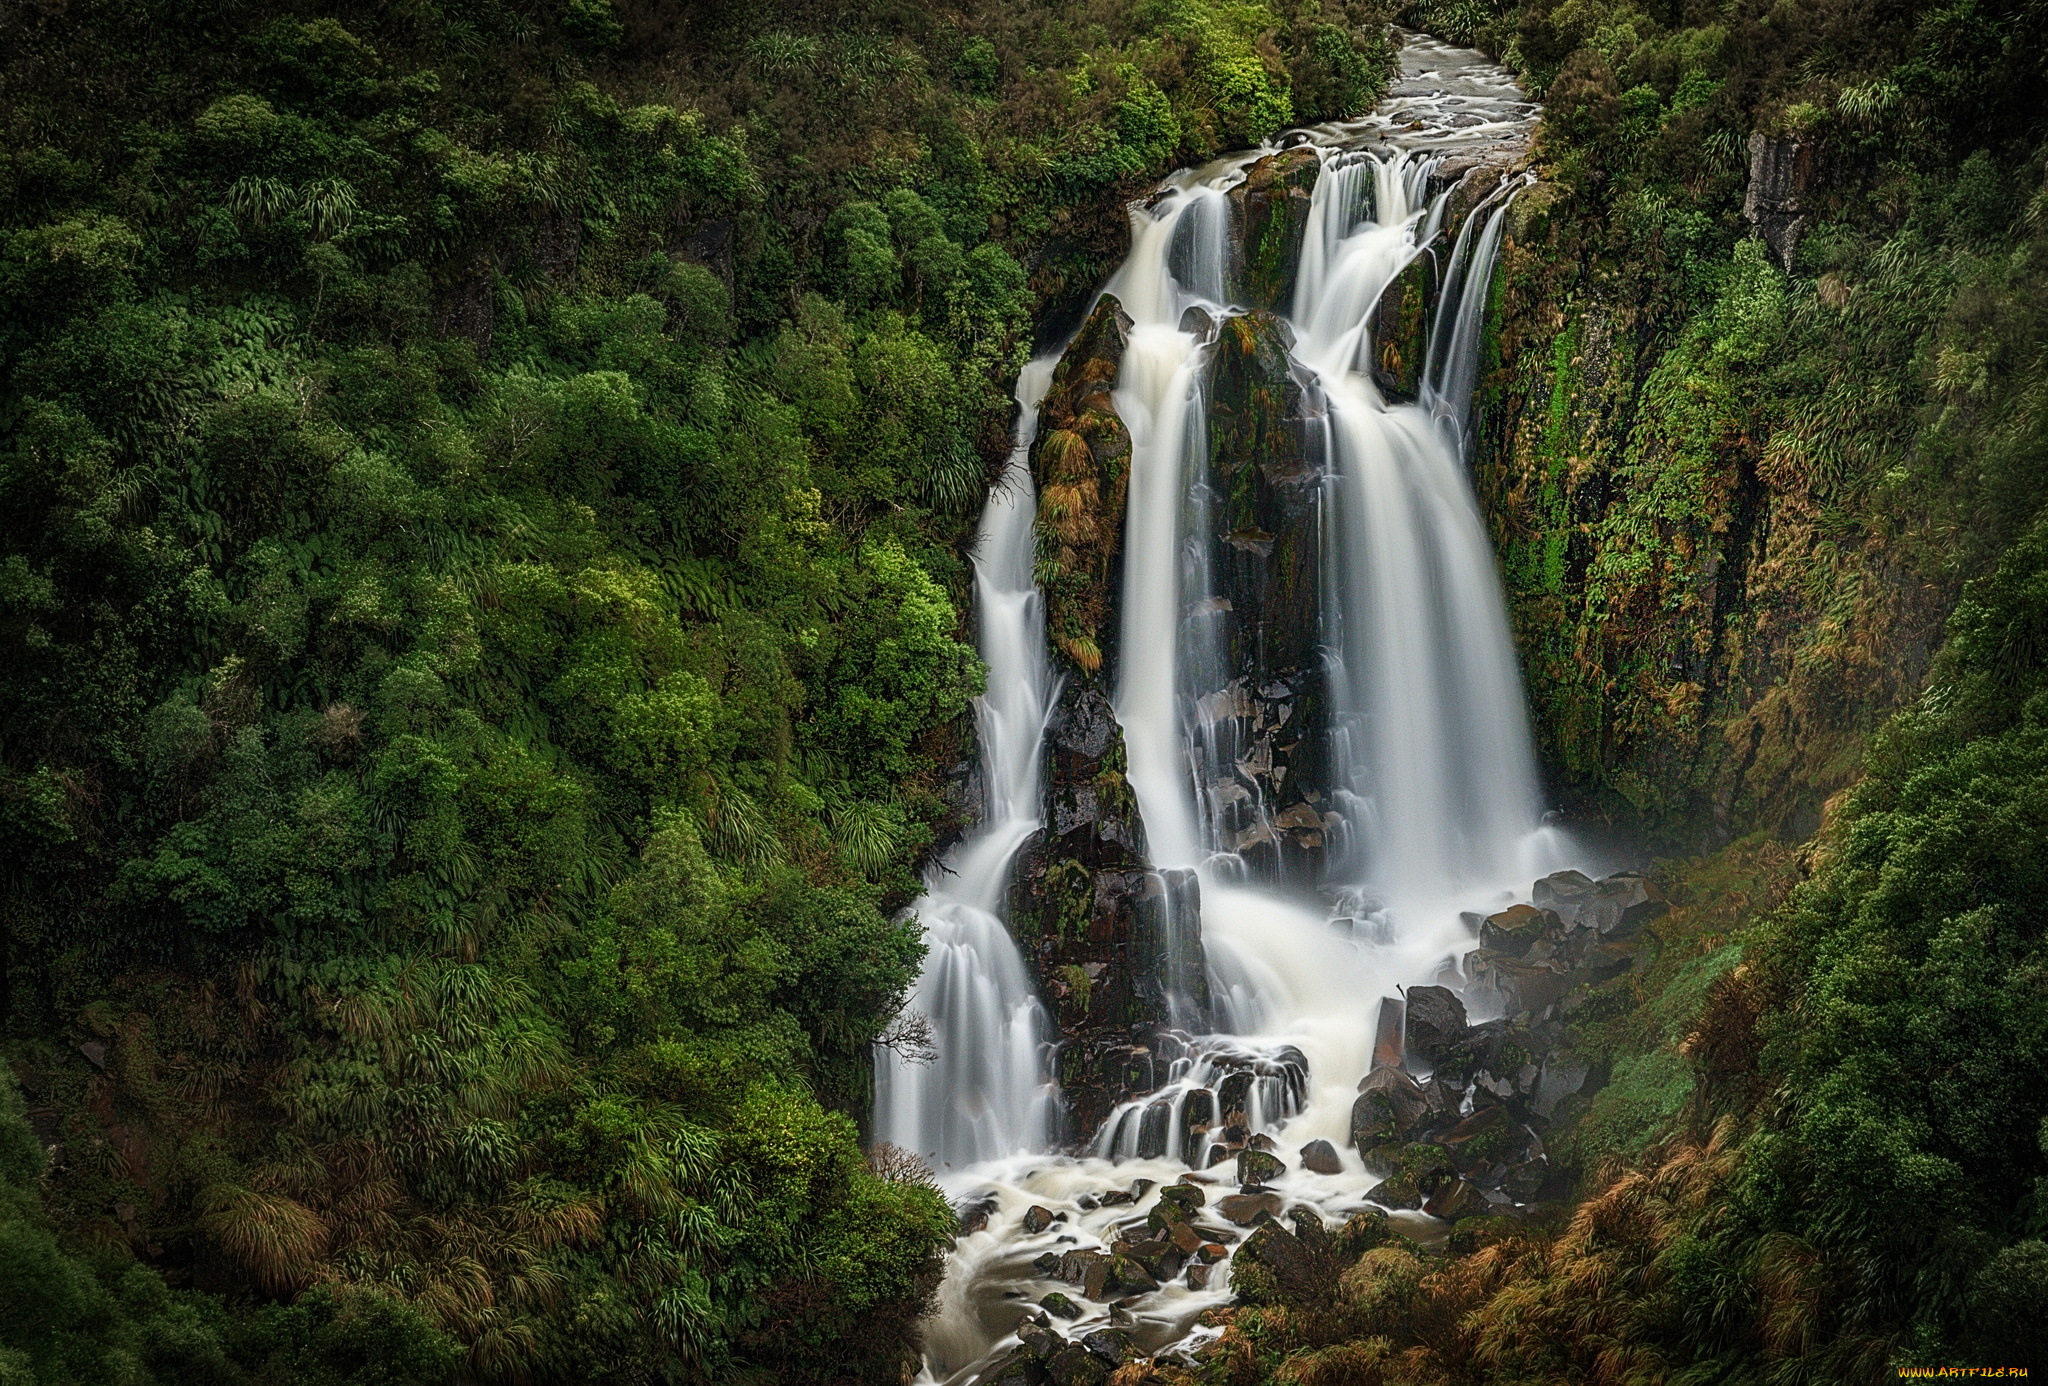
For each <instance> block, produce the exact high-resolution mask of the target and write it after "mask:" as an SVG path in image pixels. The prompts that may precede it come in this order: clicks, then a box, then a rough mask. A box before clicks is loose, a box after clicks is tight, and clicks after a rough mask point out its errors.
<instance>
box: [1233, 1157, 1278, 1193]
mask: <svg viewBox="0 0 2048 1386" xmlns="http://www.w3.org/2000/svg"><path fill="white" fill-rule="evenodd" d="M1285 1173H1287V1165H1286V1163H1285V1162H1284V1161H1283V1160H1281V1158H1280V1157H1279V1156H1278V1155H1274V1154H1272V1153H1270V1152H1268V1151H1264V1150H1245V1151H1242V1152H1240V1153H1239V1155H1238V1157H1237V1182H1238V1183H1239V1184H1240V1185H1241V1186H1243V1187H1244V1188H1247V1189H1253V1188H1263V1187H1264V1186H1265V1185H1267V1184H1270V1183H1272V1182H1273V1181H1274V1180H1275V1179H1278V1178H1279V1177H1280V1176H1281V1175H1283V1174H1285Z"/></svg>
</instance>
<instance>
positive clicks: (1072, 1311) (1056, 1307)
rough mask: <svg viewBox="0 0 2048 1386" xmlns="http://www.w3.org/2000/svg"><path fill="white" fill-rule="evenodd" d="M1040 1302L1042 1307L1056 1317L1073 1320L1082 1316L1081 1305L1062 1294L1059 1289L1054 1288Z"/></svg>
mask: <svg viewBox="0 0 2048 1386" xmlns="http://www.w3.org/2000/svg"><path fill="white" fill-rule="evenodd" d="M1038 1304H1039V1307H1040V1308H1042V1309H1044V1310H1045V1312H1046V1313H1048V1314H1050V1315H1052V1316H1053V1317H1054V1318H1056V1319H1069V1320H1071V1319H1078V1318H1080V1317H1081V1306H1080V1305H1078V1304H1076V1303H1074V1301H1073V1300H1071V1299H1069V1298H1067V1297H1066V1296H1065V1295H1063V1294H1061V1293H1060V1292H1059V1291H1058V1290H1054V1291H1053V1292H1052V1293H1051V1294H1049V1295H1047V1296H1045V1297H1044V1298H1043V1299H1041V1300H1039V1301H1038Z"/></svg>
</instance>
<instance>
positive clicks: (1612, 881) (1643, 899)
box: [1579, 871, 1671, 939]
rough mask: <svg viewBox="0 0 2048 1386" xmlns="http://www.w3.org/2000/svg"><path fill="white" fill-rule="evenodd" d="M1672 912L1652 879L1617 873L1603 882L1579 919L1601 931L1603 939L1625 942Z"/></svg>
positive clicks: (1631, 873) (1625, 872) (1630, 872)
mask: <svg viewBox="0 0 2048 1386" xmlns="http://www.w3.org/2000/svg"><path fill="white" fill-rule="evenodd" d="M1670 909H1671V906H1670V905H1669V904H1668V903H1667V902H1666V901H1665V899H1664V897H1663V896H1662V895H1660V894H1658V893H1657V888H1656V886H1654V885H1652V884H1651V883H1650V879H1649V877H1647V876H1640V875H1637V874H1636V873H1635V872H1632V871H1618V872H1616V873H1615V874H1614V875H1612V876H1608V877H1605V878H1603V879H1602V880H1601V881H1600V883H1599V886H1598V889H1597V892H1596V893H1595V895H1594V896H1593V899H1592V902H1591V903H1590V904H1589V905H1588V906H1587V907H1586V909H1585V910H1584V911H1582V912H1581V914H1580V916H1579V918H1580V922H1582V923H1587V924H1591V925H1592V926H1593V927H1594V928H1596V929H1598V930H1599V931H1600V934H1601V936H1602V937H1603V938H1614V939H1626V938H1634V937H1635V936H1636V935H1637V934H1639V933H1641V932H1642V931H1643V926H1644V925H1646V924H1648V923H1649V922H1650V921H1651V920H1653V919H1656V918H1659V917H1660V916H1662V915H1664V914H1666V913H1668V912H1669V911H1670Z"/></svg>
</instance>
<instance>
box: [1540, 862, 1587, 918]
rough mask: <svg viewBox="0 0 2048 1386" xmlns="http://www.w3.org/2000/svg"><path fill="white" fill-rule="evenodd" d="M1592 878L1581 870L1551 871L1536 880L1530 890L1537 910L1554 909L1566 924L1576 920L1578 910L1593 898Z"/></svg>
mask: <svg viewBox="0 0 2048 1386" xmlns="http://www.w3.org/2000/svg"><path fill="white" fill-rule="evenodd" d="M1594 890H1595V886H1594V883H1593V878H1592V877H1590V876H1588V875H1586V874H1585V873H1584V872H1582V871H1553V872H1552V873H1551V874H1550V875H1548V876H1545V877H1544V878H1543V879H1542V880H1540V881H1538V882H1536V888H1535V889H1534V890H1533V891H1531V892H1530V894H1531V896H1532V898H1534V900H1535V901H1536V908H1537V909H1539V910H1555V911H1556V912H1557V916H1558V918H1560V919H1562V920H1564V922H1565V923H1567V924H1575V923H1577V922H1578V918H1579V911H1580V910H1582V909H1584V908H1585V906H1586V904H1587V902H1589V901H1590V900H1591V899H1592V898H1593V893H1594Z"/></svg>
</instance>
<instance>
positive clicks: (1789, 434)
mask: <svg viewBox="0 0 2048 1386" xmlns="http://www.w3.org/2000/svg"><path fill="white" fill-rule="evenodd" d="M1751 153H1752V156H1753V157H1752V161H1751V162H1752V165H1753V167H1752V169H1751V176H1750V189H1749V196H1748V197H1747V199H1746V210H1747V212H1748V214H1749V218H1750V221H1751V222H1752V223H1753V224H1754V232H1755V234H1756V236H1757V238H1758V239H1756V240H1754V241H1749V242H1742V243H1738V248H1737V249H1736V250H1735V251H1734V253H1733V255H1732V256H1731V257H1730V260H1729V262H1728V263H1727V264H1725V265H1724V266H1722V267H1720V268H1719V269H1718V270H1717V274H1718V275H1719V278H1720V287H1719V290H1718V293H1716V294H1714V295H1711V296H1708V297H1707V299H1706V301H1705V302H1704V303H1703V304H1696V305H1694V307H1693V312H1692V314H1691V320H1690V321H1689V322H1688V321H1685V320H1684V316H1683V314H1682V313H1678V312H1674V310H1675V309H1683V308H1684V307H1686V306H1687V305H1685V304H1683V303H1682V302H1680V303H1674V301H1673V294H1674V287H1673V284H1674V278H1675V276H1674V275H1672V274H1671V273H1670V267H1669V266H1668V265H1660V264H1658V263H1654V262H1653V260H1654V255H1653V253H1652V251H1651V250H1646V249H1645V248H1643V247H1641V246H1635V247H1632V248H1626V249H1624V250H1622V251H1621V252H1620V253H1617V251H1616V248H1615V247H1614V245H1613V244H1612V243H1611V241H1609V242H1608V243H1604V244H1603V242H1602V235H1603V233H1600V232H1598V231H1596V230H1594V229H1592V227H1593V226H1594V225H1595V216H1594V209H1593V208H1592V207H1591V206H1589V205H1588V204H1589V200H1590V198H1591V196H1592V195H1591V194H1590V193H1588V192H1585V191H1583V190H1581V191H1574V190H1572V189H1569V188H1566V187H1562V186H1558V185H1553V184H1539V185H1537V186H1535V187H1533V188H1531V189H1529V190H1528V191H1526V192H1524V193H1523V194H1522V195H1521V197H1520V198H1519V199H1518V200H1517V202H1516V203H1515V205H1514V208H1513V209H1512V211H1511V212H1510V220H1509V226H1508V233H1507V238H1506V241H1505V243H1504V245H1503V248H1502V253H1501V259H1500V268H1499V270H1498V271H1497V274H1496V280H1495V293H1496V295H1497V298H1496V303H1495V312H1494V313H1493V315H1492V317H1491V318H1490V321H1491V322H1492V323H1494V324H1497V326H1495V327H1493V328H1492V329H1491V331H1490V334H1489V351H1488V360H1487V373H1486V375H1485V376H1484V378H1483V381H1482V386H1481V393H1480V403H1479V419H1480V425H1479V428H1478V430H1477V435H1476V442H1475V450H1474V457H1473V469H1474V483H1475V485H1476V486H1477V487H1478V490H1479V493H1480V498H1481V503H1482V507H1483V508H1484V510H1485V511H1486V513H1487V515H1488V516H1489V519H1490V522H1491V524H1492V527H1493V532H1494V537H1495V541H1496V544H1497V546H1498V549H1499V552H1500V555H1501V563H1502V574H1503V578H1504V580H1505V584H1506V587H1507V594H1508V600H1509V606H1510V611H1511V615H1512V619H1513V622H1514V626H1515V630H1516V635H1517V641H1518V644H1519V645H1520V647H1521V650H1522V654H1523V659H1524V662H1525V669H1526V673H1527V681H1528V687H1529V696H1530V700H1531V705H1532V711H1533V714H1534V720H1535V724H1536V728H1537V733H1538V738H1539V742H1540V750H1541V753H1542V756H1543V758H1544V761H1545V763H1546V766H1547V768H1548V770H1549V772H1550V774H1551V776H1552V779H1553V783H1554V787H1555V789H1556V792H1557V794H1558V796H1559V798H1560V799H1561V800H1562V801H1564V802H1566V803H1568V804H1569V805H1571V806H1572V807H1574V808H1576V809H1578V810H1580V811H1583V812H1587V813H1590V814H1594V815H1597V816H1602V817H1608V818H1613V819H1617V820H1621V821H1624V822H1628V823H1631V824H1632V825H1635V826H1639V827H1641V828H1644V829H1646V830H1647V831H1649V832H1650V833H1651V835H1652V836H1653V837H1656V838H1660V839H1662V840H1665V841H1667V842H1672V843H1673V844H1674V845H1678V844H1682V845H1684V846H1686V847H1688V848H1699V847H1704V846H1711V845H1714V844H1716V843H1718V842H1724V841H1726V840H1728V838H1729V837H1730V836H1731V835H1732V836H1740V835H1742V834H1743V833H1744V832H1747V831H1750V830H1752V829H1754V828H1757V827H1763V828H1766V829H1769V830H1771V831H1773V832H1776V833H1779V834H1781V835H1784V836H1787V837H1800V836H1804V835H1806V834H1808V833H1810V832H1812V831H1813V830H1814V829H1815V828H1816V827H1817V826H1818V825H1819V823H1820V818H1821V810H1822V806H1823V804H1825V802H1826V801H1827V800H1828V799H1829V797H1830V796H1832V795H1833V794H1835V793H1837V792H1838V791H1839V790H1841V789H1842V788H1844V787H1845V786H1846V785H1848V784H1849V783H1851V782H1852V781H1853V779H1854V778H1855V776H1856V775H1857V774H1858V773H1859V770H1860V765H1861V760H1862V751H1863V747H1864V746H1865V744H1866V743H1867V741H1868V738H1869V735H1870V734H1871V732H1872V731H1873V730H1874V728H1875V727H1876V725H1877V724H1878V722H1879V721H1881V720H1882V718H1883V717H1884V716H1885V715H1886V714H1887V713H1888V712H1889V711H1890V710H1892V709H1893V708H1895V707H1897V706H1899V705H1900V704H1901V703H1902V702H1903V701H1905V700H1906V699H1908V698H1910V697H1911V696H1912V695H1913V693H1914V692H1915V690H1916V689H1917V688H1918V687H1919V685H1920V682H1921V680H1922V678H1923V677H1924V674H1925V671H1926V668H1927V663H1928V659H1929V657H1930V653H1931V651H1932V649H1933V647H1934V645H1935V643H1936V642H1937V640H1938V637H1939V632H1940V625H1941V621H1942V619H1943V616H1944V614H1945V613H1946V611H1947V610H1948V608H1949V607H1950V606H1951V605H1952V604H1953V602H1954V600H1955V597H1956V595H1957V593H1958V591H1959V590H1960V574H1959V573H1958V572H1957V571H1956V568H1957V566H1958V565H1957V564H1956V563H1954V562H1952V561H1949V560H1948V559H1947V558H1943V559H1940V560H1938V561H1935V562H1928V561H1927V559H1926V556H1925V555H1924V554H1923V555H1922V557H1921V558H1920V559H1919V560H1917V561H1916V560H1915V559H1914V558H1913V557H1912V556H1911V553H1910V550H1911V549H1912V548H1914V547H1917V546H1918V545H1919V544H1920V543H1924V542H1925V538H1926V536H1922V537H1921V539H1920V540H1918V541H1912V540H1909V541H1908V542H1906V543H1901V542H1899V535H1900V531H1904V530H1910V529H1911V528H1912V527H1913V526H1914V525H1915V524H1916V523H1917V522H1918V520H1919V516H1918V515H1915V514H1914V513H1913V512H1915V511H1920V512H1924V511H1925V510H1926V509H1927V508H1928V507H1927V503H1926V501H1925V500H1924V499H1922V498H1907V497H1899V498H1897V499H1898V500H1899V502H1900V503H1899V505H1898V506H1897V507H1896V509H1895V510H1894V512H1893V513H1892V514H1890V515H1889V516H1888V515H1887V514H1885V513H1882V512H1881V511H1880V510H1879V509H1878V507H1876V506H1873V505H1872V504H1871V502H1872V501H1873V500H1874V499H1877V498H1878V496H1879V492H1880V487H1881V483H1880V484H1877V485H1874V484H1873V483H1876V481H1877V478H1876V477H1875V476H1874V475H1872V474H1873V473H1875V472H1877V471H1879V470H1881V466H1880V458H1881V457H1882V456H1883V454H1884V453H1886V452H1891V453H1892V454H1893V455H1894V456H1895V457H1903V456H1905V455H1907V454H1908V453H1909V452H1910V451H1911V450H1912V448H1913V446H1914V444H1913V435H1914V433H1915V431H1916V429H1915V419H1914V410H1913V408H1912V406H1911V404H1910V403H1909V402H1908V401H1910V400H1911V398H1912V396H1913V394H1915V393H1917V389H1916V388H1915V386H1916V385H1917V382H1915V381H1913V379H1912V374H1913V373H1912V372H1911V371H1910V369H1909V368H1908V362H1909V361H1910V357H1911V354H1912V347H1911V346H1910V345H1906V346H1904V347H1901V346H1900V345H1898V344H1888V345H1890V351H1889V352H1888V353H1884V354H1880V353H1870V355H1876V356H1878V358H1879V359H1876V360H1871V359H1867V358H1866V359H1865V360H1862V361H1857V360H1855V359H1854V357H1853V355H1852V353H1854V352H1856V351H1857V350H1859V349H1860V343H1859V341H1858V340H1857V338H1858V332H1859V329H1858V327H1857V325H1856V323H1855V318H1856V317H1857V315H1858V311H1859V309H1860V310H1861V311H1862V312H1869V311H1871V310H1872V309H1873V308H1875V307H1876V304H1875V303H1874V302H1871V301H1869V300H1866V301H1865V302H1863V303H1862V304H1854V303H1852V302H1851V299H1852V298H1855V297H1856V296H1857V295H1856V293H1855V291H1854V289H1853V288H1852V286H1851V284H1850V282H1849V281H1848V280H1847V279H1846V278H1841V277H1836V276H1827V275H1824V276H1822V277H1821V278H1820V279H1819V281H1818V282H1817V283H1816V282H1815V281H1813V280H1811V279H1809V280H1807V281H1806V284H1805V286H1804V290H1803V292H1804V294H1805V296H1806V297H1805V299H1804V301H1803V302H1802V300H1801V298H1800V295H1801V292H1802V290H1801V286H1800V284H1799V282H1798V281H1797V280H1796V279H1788V277H1787V276H1786V275H1785V273H1784V269H1783V266H1784V264H1785V263H1787V262H1788V259H1789V257H1791V256H1792V255H1794V254H1796V252H1797V242H1798V237H1799V233H1800V230H1801V226H1802V217H1803V215H1804V213H1803V212H1802V210H1801V209H1802V207H1804V208H1808V209H1810V208H1812V207H1813V206H1814V205H1815V204H1816V201H1817V195H1816V193H1815V191H1814V189H1813V188H1812V186H1811V181H1812V180H1814V179H1816V178H1817V177H1818V175H1817V174H1816V173H1815V172H1814V162H1813V159H1812V157H1811V151H1810V150H1801V149H1799V148H1798V147H1797V146H1786V145H1783V144H1782V143H1781V142H1775V141H1765V140H1762V139H1759V140H1757V141H1753V142H1752V150H1751ZM1836 201H1837V202H1839V196H1837V198H1836ZM1731 219H1732V218H1731ZM1659 270H1662V271H1663V273H1661V274H1660V273H1658V271H1659ZM1874 297H1875V296H1873V298H1874ZM1863 335H1865V336H1867V335H1868V334H1867V333H1865V334H1863ZM1887 354H1888V355H1891V357H1892V359H1889V360H1887V359H1883V357H1884V355H1887ZM1815 376H1819V377H1820V379H1822V380H1825V381H1826V382H1827V384H1826V386H1825V388H1824V389H1822V390H1814V389H1812V388H1811V386H1812V384H1813V381H1814V377H1815ZM1843 392H1846V393H1847V394H1849V395H1851V396H1855V397H1856V398H1857V399H1859V400H1861V401H1862V403H1863V405H1864V406H1867V407H1865V408H1864V412H1862V413H1858V412H1857V408H1856V407H1855V404H1854V401H1851V400H1843V401H1840V402H1838V403H1836V404H1833V405H1831V404H1830V403H1829V402H1828V400H1827V398H1826V396H1827V395H1828V394H1835V393H1843ZM1866 396H1867V398H1865V397H1866ZM1852 420H1853V422H1852ZM1887 435H1888V436H1887ZM1859 471H1861V472H1862V473H1863V475H1862V476H1861V477H1859V476H1857V475H1856V473H1857V472H1859ZM1899 511H1903V512H1905V513H1903V514H1901V513H1898V512H1899ZM1887 531H1890V532H1889V533H1888V532H1887ZM1916 570H1917V571H1916ZM1944 570H1946V571H1944Z"/></svg>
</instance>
